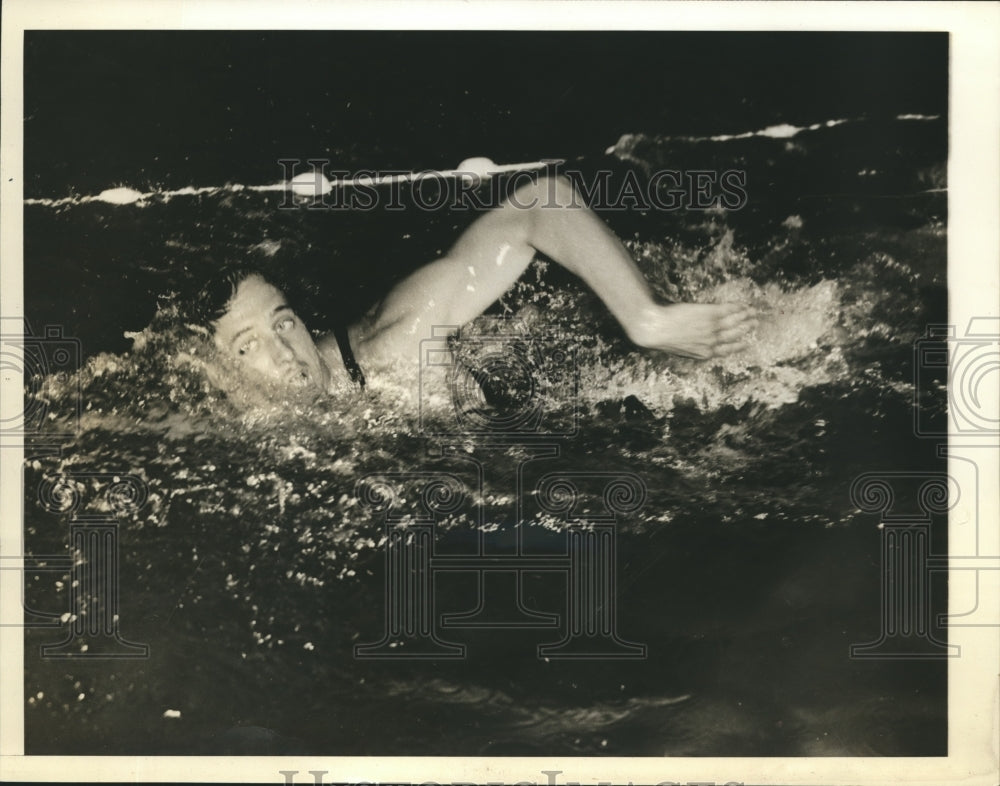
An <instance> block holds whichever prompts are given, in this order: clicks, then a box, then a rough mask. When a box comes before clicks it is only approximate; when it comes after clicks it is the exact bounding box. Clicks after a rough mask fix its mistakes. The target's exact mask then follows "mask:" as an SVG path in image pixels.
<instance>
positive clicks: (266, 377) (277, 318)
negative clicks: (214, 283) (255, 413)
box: [215, 275, 330, 393]
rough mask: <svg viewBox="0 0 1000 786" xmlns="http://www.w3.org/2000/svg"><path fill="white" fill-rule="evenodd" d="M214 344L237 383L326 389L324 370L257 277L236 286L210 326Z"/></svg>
mask: <svg viewBox="0 0 1000 786" xmlns="http://www.w3.org/2000/svg"><path fill="white" fill-rule="evenodd" d="M215 344H216V347H217V348H218V349H219V351H220V352H222V353H223V355H224V356H225V357H227V358H229V359H230V360H231V361H233V363H234V365H235V366H236V369H237V371H238V373H239V375H240V377H241V379H242V380H243V381H245V382H247V383H248V384H253V385H262V386H264V387H267V388H269V389H270V390H272V391H275V392H277V393H282V392H286V391H287V392H289V393H294V392H303V391H308V390H326V389H327V387H328V384H329V382H330V375H329V371H328V369H327V367H326V364H324V363H323V360H322V359H321V358H320V356H319V352H318V351H317V349H316V345H315V344H314V343H313V340H312V336H311V335H310V334H309V331H308V330H307V329H306V326H305V325H304V324H302V320H300V319H299V318H298V316H297V315H296V314H295V312H294V311H292V309H291V307H290V306H289V305H288V302H287V301H286V300H285V296H284V295H283V294H282V293H281V291H280V290H279V289H277V288H275V287H273V286H271V285H270V284H268V283H267V282H266V281H265V280H264V279H263V278H261V277H260V276H257V275H252V276H248V277H247V278H245V279H243V281H241V282H240V284H239V286H238V287H237V288H236V292H235V293H234V294H233V297H232V299H231V300H230V301H229V304H228V307H227V309H226V313H225V314H223V315H222V316H221V317H220V318H219V319H218V320H217V321H216V322H215Z"/></svg>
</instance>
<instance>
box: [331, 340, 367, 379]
mask: <svg viewBox="0 0 1000 786" xmlns="http://www.w3.org/2000/svg"><path fill="white" fill-rule="evenodd" d="M333 336H334V338H336V339H337V346H338V347H340V357H341V358H343V360H344V368H346V369H347V373H348V374H349V375H350V377H351V381H352V382H354V383H355V384H357V385H360V386H361V387H362V388H363V387H364V386H365V373H364V372H363V371H362V370H361V366H359V365H358V361H357V358H355V357H354V350H352V349H351V341H350V339H349V338H348V336H347V326H346V325H337V327H335V328H334V329H333Z"/></svg>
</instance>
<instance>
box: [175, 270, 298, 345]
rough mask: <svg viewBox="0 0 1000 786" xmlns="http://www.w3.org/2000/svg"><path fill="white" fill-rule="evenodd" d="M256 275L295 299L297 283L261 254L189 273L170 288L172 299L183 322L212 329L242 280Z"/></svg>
mask: <svg viewBox="0 0 1000 786" xmlns="http://www.w3.org/2000/svg"><path fill="white" fill-rule="evenodd" d="M253 275H257V276H260V277H261V278H263V279H264V280H265V281H267V282H268V283H269V284H272V285H274V286H275V287H277V288H278V289H280V290H281V291H282V292H284V293H285V295H286V297H288V298H289V299H290V302H293V301H294V295H295V290H296V289H297V287H296V286H295V282H293V281H290V280H288V277H287V276H286V275H283V273H282V271H281V270H280V269H279V267H278V266H277V265H275V264H270V260H269V259H267V258H266V257H261V256H259V255H250V256H249V257H247V258H244V259H240V260H237V261H226V262H224V263H223V264H221V265H219V266H218V267H216V268H214V269H213V270H211V271H208V272H206V273H203V274H199V275H192V276H188V277H186V278H185V279H184V280H183V281H181V282H178V286H175V287H173V288H172V289H171V292H170V295H169V298H170V299H171V300H172V301H173V303H174V305H175V307H176V312H177V316H178V318H179V319H180V321H181V322H182V323H184V324H187V325H191V326H197V327H199V328H205V329H207V330H209V331H211V330H212V323H213V322H215V321H216V320H217V319H219V318H220V317H221V316H222V315H223V314H225V313H226V308H227V307H228V305H229V302H230V300H232V298H233V295H235V294H236V289H237V287H238V286H239V285H240V282H241V281H243V280H244V279H246V278H248V277H249V276H253ZM293 308H294V303H293Z"/></svg>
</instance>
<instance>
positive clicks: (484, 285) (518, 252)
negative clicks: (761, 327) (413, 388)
mask: <svg viewBox="0 0 1000 786" xmlns="http://www.w3.org/2000/svg"><path fill="white" fill-rule="evenodd" d="M556 205H558V207H556ZM539 252H540V253H542V254H545V255H546V256H547V257H549V258H550V259H552V260H554V261H555V262H557V263H558V264H560V265H562V266H563V267H564V268H566V269H567V270H569V271H570V272H572V273H574V274H575V275H577V276H579V278H581V279H582V280H583V281H584V282H585V283H586V284H587V285H588V286H589V287H590V288H591V289H592V290H593V291H594V292H595V293H596V294H597V296H598V297H599V298H600V299H601V301H602V302H603V303H604V305H605V306H606V307H607V308H608V310H609V311H610V313H611V314H612V315H613V316H614V317H615V319H616V320H617V321H618V322H619V323H620V324H621V326H622V328H623V329H624V330H625V332H626V334H627V335H628V337H629V338H630V339H631V340H632V341H633V342H634V343H635V344H637V345H638V346H640V347H644V348H647V349H651V350H661V351H664V352H669V353H672V354H675V355H681V356H684V357H691V358H699V359H707V358H713V357H720V356H723V355H728V354H730V353H733V352H738V351H739V350H740V349H742V348H743V346H744V341H745V339H746V336H747V334H748V332H749V330H750V329H751V327H752V326H753V323H754V316H753V314H752V313H751V311H750V310H749V309H748V308H746V307H744V306H741V305H737V304H722V305H710V304H693V303H677V304H666V305H665V304H660V303H657V302H656V300H655V299H654V296H653V293H652V291H651V290H650V287H649V284H648V283H647V282H646V280H645V279H644V278H643V276H642V273H641V272H640V271H639V268H638V267H637V266H636V264H635V262H634V261H633V260H632V258H631V256H630V255H629V253H628V251H627V250H626V249H625V247H624V246H623V245H622V244H621V242H620V241H619V240H618V238H617V237H616V236H615V234H614V233H613V232H612V231H611V230H610V229H609V228H608V227H607V226H606V225H605V224H604V222H603V221H602V220H601V219H600V218H599V217H598V216H596V215H595V214H594V213H593V212H592V211H591V210H590V209H589V208H587V207H585V206H583V205H582V204H580V200H579V197H578V195H577V194H576V193H575V191H574V188H573V186H572V184H571V183H570V181H569V180H568V179H566V178H564V177H561V176H559V177H540V178H539V179H538V180H537V182H535V183H532V184H530V185H525V186H522V187H521V188H519V189H518V190H517V191H515V192H514V193H513V195H512V196H511V197H509V198H508V199H507V200H506V201H505V202H504V203H503V204H502V205H500V206H499V207H498V208H496V209H494V210H491V211H489V212H488V213H485V214H484V215H482V216H481V217H480V218H478V219H477V220H476V221H475V222H474V223H473V224H472V225H471V226H470V227H469V228H468V229H467V230H466V231H465V232H464V233H463V234H462V235H461V236H460V237H459V238H458V240H457V242H456V243H455V245H454V246H453V247H452V248H451V249H450V250H449V251H448V252H447V254H446V255H445V256H444V257H442V258H440V259H437V260H435V261H433V262H431V263H429V264H427V265H425V266H424V267H422V268H420V269H418V270H417V271H416V272H414V273H413V274H411V275H410V276H409V277H407V278H405V279H404V280H403V281H401V282H400V283H398V284H397V285H396V286H395V287H393V289H392V290H391V291H390V292H389V293H388V295H386V297H385V298H384V299H383V300H382V301H381V302H379V303H377V304H376V305H375V306H373V307H372V308H371V309H370V310H369V311H368V313H367V314H366V315H365V316H364V317H363V318H361V319H360V320H358V321H357V322H355V323H353V324H351V325H348V326H345V327H344V328H342V329H340V330H335V331H334V332H333V333H332V334H330V335H326V336H323V337H321V338H320V339H319V340H318V341H314V340H313V337H312V335H311V334H310V332H309V330H308V329H307V328H306V326H305V325H304V324H303V323H302V321H301V320H300V319H299V317H298V316H297V315H296V314H295V312H294V311H293V309H292V308H291V306H290V305H289V303H288V301H287V300H286V298H285V295H284V293H282V292H281V291H280V290H279V289H278V288H276V287H275V286H273V285H272V284H271V283H269V282H268V281H267V280H265V279H264V278H263V277H262V276H260V275H257V274H251V275H248V276H246V277H244V278H243V279H242V280H239V281H237V282H236V286H235V288H234V290H233V291H232V293H231V295H230V297H229V299H228V301H227V303H226V305H225V307H224V312H223V313H222V314H221V316H219V317H218V318H217V319H216V320H215V321H214V322H213V323H212V329H213V335H214V342H215V346H216V349H217V350H218V354H219V356H220V358H221V359H222V362H223V363H225V364H226V365H228V366H229V368H230V369H231V370H235V372H236V378H238V380H239V383H238V384H239V386H240V387H241V388H243V389H246V388H248V387H252V388H255V389H259V390H261V391H270V393H269V395H272V396H273V395H275V394H277V395H284V394H294V393H296V392H312V393H315V392H320V391H324V392H325V391H330V390H333V389H336V388H338V387H342V386H344V385H350V384H355V385H362V386H363V385H364V384H365V382H366V380H367V381H369V382H370V381H372V380H373V378H376V377H377V375H378V374H380V373H384V370H385V369H387V368H388V367H392V366H398V365H399V364H400V363H412V364H413V366H414V373H416V370H417V369H418V368H419V358H420V355H419V352H420V342H421V341H422V340H423V339H426V338H429V337H430V336H431V328H432V326H441V325H453V326H456V328H457V327H460V326H462V325H465V324H467V323H469V322H471V321H472V320H473V319H475V318H476V317H478V316H479V315H480V314H482V313H483V312H484V311H485V310H486V309H487V308H488V307H489V306H490V305H492V304H493V303H494V302H495V301H496V300H498V299H499V298H500V297H501V296H502V295H503V294H504V293H506V292H507V291H508V290H509V289H510V288H511V287H512V286H513V285H514V283H515V282H516V281H517V280H518V278H519V277H520V276H521V274H522V273H523V272H524V271H525V269H526V268H527V267H528V265H529V264H530V263H531V261H532V260H533V259H534V257H535V255H536V254H537V253H539ZM210 377H211V378H212V379H213V380H215V381H216V384H217V385H219V386H220V387H223V388H224V389H225V388H229V389H230V390H231V389H232V382H231V381H230V382H228V383H227V382H224V381H221V380H223V379H226V378H227V377H225V376H224V375H223V374H221V373H218V372H216V373H213V374H210ZM228 379H230V380H232V379H233V376H232V375H231V374H230V375H229V377H228Z"/></svg>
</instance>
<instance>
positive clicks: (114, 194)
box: [94, 186, 144, 205]
mask: <svg viewBox="0 0 1000 786" xmlns="http://www.w3.org/2000/svg"><path fill="white" fill-rule="evenodd" d="M143 196H144V195H143V194H141V193H139V192H138V191H136V190H135V189H134V188H126V187H124V186H122V187H120V188H108V189H105V190H104V191H102V192H101V193H100V194H98V195H97V196H96V197H94V199H96V200H98V201H100V202H107V203H108V204H109V205H131V204H132V203H133V202H138V201H139V200H140V199H142V198H143Z"/></svg>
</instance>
